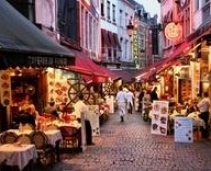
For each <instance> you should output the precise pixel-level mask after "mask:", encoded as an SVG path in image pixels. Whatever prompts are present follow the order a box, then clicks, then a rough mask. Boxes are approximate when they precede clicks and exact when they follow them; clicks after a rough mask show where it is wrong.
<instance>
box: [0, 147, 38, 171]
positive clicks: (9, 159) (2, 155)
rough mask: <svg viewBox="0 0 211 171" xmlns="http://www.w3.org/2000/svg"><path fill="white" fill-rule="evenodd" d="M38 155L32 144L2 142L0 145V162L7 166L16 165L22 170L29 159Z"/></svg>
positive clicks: (33, 158)
mask: <svg viewBox="0 0 211 171" xmlns="http://www.w3.org/2000/svg"><path fill="white" fill-rule="evenodd" d="M37 157H38V155H37V152H36V148H35V145H33V144H20V143H14V144H3V145H1V146H0V162H3V161H6V165H8V166H17V167H18V168H19V170H20V171H22V170H23V169H24V168H25V167H26V166H27V165H28V164H29V162H30V161H31V160H35V159H36V158H37Z"/></svg>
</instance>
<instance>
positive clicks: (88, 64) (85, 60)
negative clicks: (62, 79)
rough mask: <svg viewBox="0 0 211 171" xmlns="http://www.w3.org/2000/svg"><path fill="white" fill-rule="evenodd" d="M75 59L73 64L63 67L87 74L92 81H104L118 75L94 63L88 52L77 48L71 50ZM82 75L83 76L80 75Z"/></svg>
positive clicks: (113, 78)
mask: <svg viewBox="0 0 211 171" xmlns="http://www.w3.org/2000/svg"><path fill="white" fill-rule="evenodd" d="M71 51H72V52H73V53H74V55H75V57H76V59H75V65H72V66H68V67H64V68H63V69H66V70H69V71H73V72H77V73H80V74H82V75H86V80H87V78H88V77H87V76H89V78H90V79H92V81H93V82H106V81H108V79H111V80H115V79H117V78H118V76H117V75H116V74H115V73H113V72H112V71H111V70H109V69H108V68H106V67H104V66H101V65H98V64H96V63H95V62H94V61H93V60H92V59H91V58H90V57H89V55H88V54H86V53H85V52H82V51H79V50H74V49H72V50H71ZM82 77H83V76H82Z"/></svg>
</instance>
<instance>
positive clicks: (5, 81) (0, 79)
mask: <svg viewBox="0 0 211 171" xmlns="http://www.w3.org/2000/svg"><path fill="white" fill-rule="evenodd" d="M0 85H1V89H0V91H1V92H0V94H1V103H2V105H4V106H7V105H9V104H10V103H11V82H10V75H9V72H5V71H1V72H0Z"/></svg>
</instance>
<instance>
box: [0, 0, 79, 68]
mask: <svg viewBox="0 0 211 171" xmlns="http://www.w3.org/2000/svg"><path fill="white" fill-rule="evenodd" d="M0 22H1V24H0V55H1V56H0V63H1V64H0V67H11V66H38V67H39V66H45V67H46V66H53V67H54V66H66V65H71V64H74V61H75V58H74V54H73V53H71V52H69V51H67V50H66V49H65V48H63V47H62V46H61V45H60V44H58V43H56V42H55V41H53V40H52V39H51V38H50V37H48V36H47V35H46V34H44V33H43V32H42V31H41V30H39V29H38V28H37V27H36V26H35V25H34V24H33V23H31V22H30V21H29V20H28V19H26V18H25V17H24V16H23V15H22V14H20V13H19V12H18V11H17V10H16V9H14V8H13V7H12V6H11V5H10V4H9V3H8V2H7V1H5V0H1V5H0ZM16 54H17V56H16ZM37 57H38V58H37Z"/></svg>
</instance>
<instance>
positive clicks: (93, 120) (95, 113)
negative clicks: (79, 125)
mask: <svg viewBox="0 0 211 171" xmlns="http://www.w3.org/2000/svg"><path fill="white" fill-rule="evenodd" d="M99 116H100V113H99V105H89V113H88V115H87V117H88V119H89V121H90V124H91V127H92V136H99V135H100V121H99Z"/></svg>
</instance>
